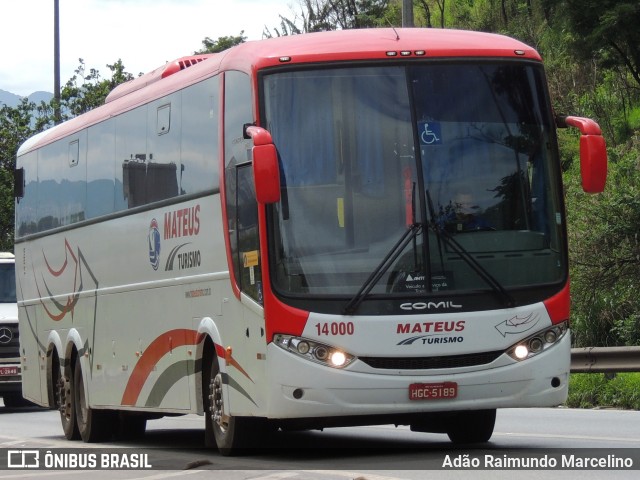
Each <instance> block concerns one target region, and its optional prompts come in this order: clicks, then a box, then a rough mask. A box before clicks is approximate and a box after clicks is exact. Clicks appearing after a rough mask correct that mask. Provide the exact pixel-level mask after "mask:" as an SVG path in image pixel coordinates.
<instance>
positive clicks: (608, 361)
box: [571, 347, 640, 373]
mask: <svg viewBox="0 0 640 480" xmlns="http://www.w3.org/2000/svg"><path fill="white" fill-rule="evenodd" d="M619 372H640V347H584V348H572V349H571V373H619Z"/></svg>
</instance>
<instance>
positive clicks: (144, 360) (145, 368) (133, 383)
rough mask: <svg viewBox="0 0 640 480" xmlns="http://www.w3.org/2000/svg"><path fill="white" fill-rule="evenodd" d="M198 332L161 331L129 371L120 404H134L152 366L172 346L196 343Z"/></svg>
mask: <svg viewBox="0 0 640 480" xmlns="http://www.w3.org/2000/svg"><path fill="white" fill-rule="evenodd" d="M198 338H201V337H200V336H199V335H198V332H196V331H195V330H188V329H176V330H170V331H168V332H165V333H163V334H162V335H160V336H159V337H158V338H156V339H155V340H154V341H153V342H151V344H150V345H149V346H148V347H147V349H146V350H145V351H144V352H143V354H142V356H141V357H140V360H138V363H136V366H135V367H134V369H133V372H131V376H130V377H129V381H128V382H127V387H126V388H125V390H124V394H123V395H122V401H121V404H122V405H135V404H136V402H137V401H138V397H139V396H140V392H141V391H142V387H144V384H145V382H146V381H147V378H149V374H150V373H151V372H152V370H153V367H154V366H155V365H156V364H157V363H158V362H159V361H160V359H161V358H162V357H164V356H165V355H166V354H167V353H169V351H170V350H171V349H172V348H178V347H181V346H183V345H196V344H197V340H198Z"/></svg>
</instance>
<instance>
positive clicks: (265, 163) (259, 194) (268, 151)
mask: <svg viewBox="0 0 640 480" xmlns="http://www.w3.org/2000/svg"><path fill="white" fill-rule="evenodd" d="M244 130H245V135H246V137H247V138H251V139H253V149H252V154H253V181H254V184H255V188H256V200H258V203H261V204H264V205H268V204H271V203H277V202H279V201H280V167H279V165H278V151H277V150H276V146H275V145H274V144H273V139H272V138H271V134H270V133H269V132H268V131H267V130H265V129H264V128H261V127H256V126H254V125H245V128H244Z"/></svg>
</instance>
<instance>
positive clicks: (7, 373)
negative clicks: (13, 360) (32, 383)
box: [0, 367, 18, 377]
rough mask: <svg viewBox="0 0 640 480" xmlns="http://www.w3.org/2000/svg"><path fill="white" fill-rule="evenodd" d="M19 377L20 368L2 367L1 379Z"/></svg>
mask: <svg viewBox="0 0 640 480" xmlns="http://www.w3.org/2000/svg"><path fill="white" fill-rule="evenodd" d="M10 375H18V367H0V377H4V376H10Z"/></svg>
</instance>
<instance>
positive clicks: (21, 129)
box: [0, 59, 134, 251]
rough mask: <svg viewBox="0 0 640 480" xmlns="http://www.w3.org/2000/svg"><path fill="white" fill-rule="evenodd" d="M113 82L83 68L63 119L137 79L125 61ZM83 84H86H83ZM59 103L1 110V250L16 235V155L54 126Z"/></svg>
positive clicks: (70, 87) (114, 68) (67, 95)
mask: <svg viewBox="0 0 640 480" xmlns="http://www.w3.org/2000/svg"><path fill="white" fill-rule="evenodd" d="M107 68H108V69H109V70H110V71H111V77H110V78H104V79H103V78H102V77H101V75H100V72H99V71H98V70H96V69H91V70H90V71H89V72H88V73H86V72H85V65H84V62H83V60H82V59H80V65H79V67H78V68H77V69H76V71H75V74H74V76H73V77H71V79H69V81H68V82H67V83H66V84H65V86H64V87H63V89H62V92H61V95H60V110H61V113H62V119H63V120H68V119H70V118H73V117H75V116H77V115H80V114H82V113H85V112H88V111H89V110H92V109H93V108H96V107H98V106H100V105H102V104H104V99H105V98H106V96H107V95H108V94H109V92H110V91H111V90H112V89H113V88H115V87H116V86H117V85H119V84H121V83H123V82H126V81H128V80H131V79H133V78H134V77H133V75H132V74H130V73H127V72H126V71H125V68H124V65H123V64H122V61H121V60H118V61H117V62H115V63H114V64H113V65H107ZM80 82H82V83H80ZM55 101H56V100H55V99H52V100H51V102H49V103H44V102H42V103H41V104H40V105H36V104H35V103H33V102H29V101H28V100H27V99H22V101H21V103H20V104H19V105H18V106H17V107H8V106H6V105H3V106H2V108H0V208H1V211H0V249H1V250H7V251H13V232H14V195H13V190H14V185H13V183H14V179H13V172H14V169H15V160H16V153H17V152H18V148H20V145H22V143H24V142H25V141H26V140H27V139H28V138H29V137H31V136H32V135H35V134H36V133H38V132H41V131H43V130H46V129H47V128H50V127H51V126H53V125H54V107H55Z"/></svg>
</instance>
